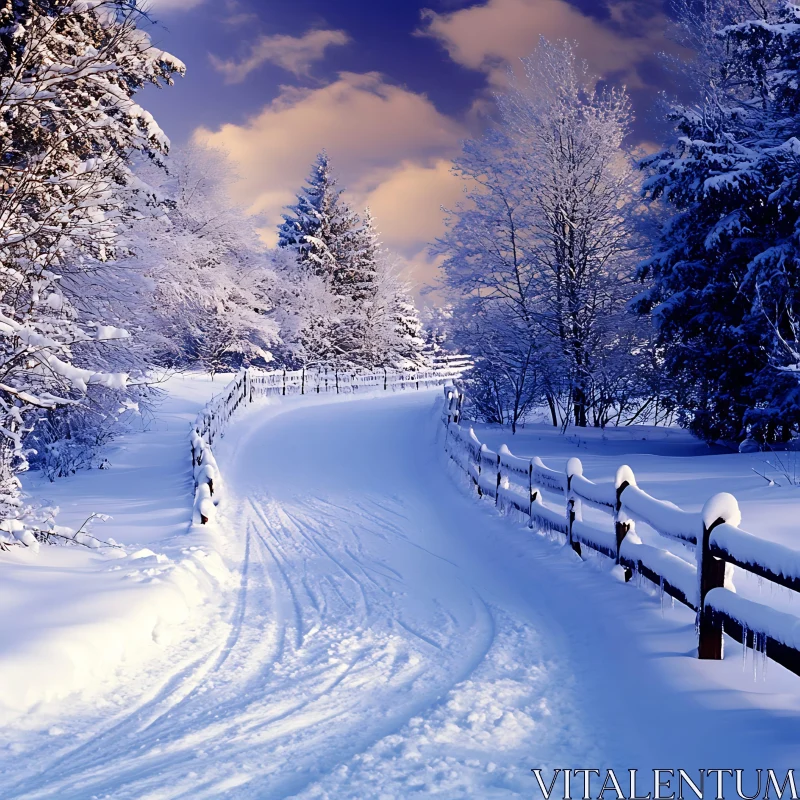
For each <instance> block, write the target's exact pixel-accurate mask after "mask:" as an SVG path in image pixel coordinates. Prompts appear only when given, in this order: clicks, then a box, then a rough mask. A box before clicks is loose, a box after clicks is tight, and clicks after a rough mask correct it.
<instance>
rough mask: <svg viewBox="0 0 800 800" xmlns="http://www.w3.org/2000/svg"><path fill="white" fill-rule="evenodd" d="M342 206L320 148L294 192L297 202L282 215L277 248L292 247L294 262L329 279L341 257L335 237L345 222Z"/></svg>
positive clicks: (337, 238)
mask: <svg viewBox="0 0 800 800" xmlns="http://www.w3.org/2000/svg"><path fill="white" fill-rule="evenodd" d="M342 205H343V203H342V201H341V191H340V190H339V189H337V186H336V178H335V177H334V175H333V172H332V170H331V164H330V159H329V158H328V154H327V153H326V152H325V151H324V150H323V151H322V152H321V153H320V154H319V155H318V156H317V158H316V160H315V162H314V164H313V166H312V167H311V174H310V175H309V178H308V181H307V184H306V186H305V187H304V188H303V189H302V190H301V191H300V193H299V194H298V195H297V203H295V204H294V205H292V206H289V207H288V208H287V211H288V213H287V214H284V215H283V223H282V224H281V225H280V226H279V228H278V247H281V248H284V249H288V250H293V251H294V252H295V253H296V255H297V262H298V264H300V265H301V266H302V267H303V268H304V269H306V270H307V271H308V272H309V273H311V274H314V275H319V276H321V277H327V278H330V279H331V280H332V279H333V276H334V275H335V273H336V272H337V269H338V264H339V261H340V259H341V253H340V252H339V250H340V247H339V245H340V242H339V241H338V240H339V239H340V238H341V235H342V228H343V225H344V224H346V223H345V221H344V219H343V214H342V211H343V209H342ZM344 210H345V212H346V211H347V210H348V209H344ZM344 216H345V217H346V216H347V214H346V213H345V215H344Z"/></svg>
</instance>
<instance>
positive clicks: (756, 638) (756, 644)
mask: <svg viewBox="0 0 800 800" xmlns="http://www.w3.org/2000/svg"><path fill="white" fill-rule="evenodd" d="M760 646H761V634H760V633H756V632H755V631H753V683H755V682H756V681H757V680H758V659H757V658H756V653H757V652H758V651H759V649H760Z"/></svg>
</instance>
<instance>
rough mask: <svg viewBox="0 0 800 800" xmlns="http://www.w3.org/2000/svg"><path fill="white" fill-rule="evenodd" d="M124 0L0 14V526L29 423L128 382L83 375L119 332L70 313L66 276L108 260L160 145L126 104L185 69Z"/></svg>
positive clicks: (20, 7) (19, 7)
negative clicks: (145, 164)
mask: <svg viewBox="0 0 800 800" xmlns="http://www.w3.org/2000/svg"><path fill="white" fill-rule="evenodd" d="M139 19H140V12H138V11H137V9H136V6H135V4H133V3H129V2H127V1H126V0H104V2H85V1H84V0H81V1H80V2H65V1H64V0H20V2H14V3H10V2H8V3H4V4H3V5H2V7H0V119H2V124H1V125H0V152H2V154H3V155H2V159H0V179H1V180H2V185H3V192H2V193H0V263H2V270H1V271H0V272H2V277H0V365H1V366H0V370H1V373H2V374H1V375H0V437H2V441H0V518H1V519H3V520H5V521H6V522H4V523H3V525H4V526H5V527H6V528H14V527H18V525H17V524H16V523H12V522H9V521H8V520H10V519H11V518H13V517H15V516H18V515H19V513H20V512H19V500H18V480H17V478H16V474H17V473H18V472H19V470H21V469H24V468H25V464H26V461H25V455H24V453H23V450H22V447H21V441H22V436H23V435H24V433H25V430H26V429H27V428H28V427H29V424H30V421H31V416H32V414H33V413H34V412H35V411H36V410H39V409H48V408H55V407H58V406H62V405H66V404H71V403H74V402H77V401H78V400H79V398H80V396H82V395H83V394H85V392H86V390H87V387H89V386H92V385H103V386H107V387H111V388H121V387H123V386H124V385H125V383H126V381H127V376H126V375H125V374H124V373H113V374H109V373H104V372H102V371H98V370H95V369H92V368H85V367H83V366H78V364H76V363H75V361H76V360H77V361H78V362H80V358H81V355H80V354H81V352H82V350H84V349H86V348H87V347H97V343H98V342H105V341H110V340H116V339H119V338H121V337H125V336H126V335H127V334H126V333H125V332H124V331H121V330H119V329H117V328H115V327H114V326H109V325H106V324H103V323H102V322H101V321H100V320H101V318H100V317H99V316H94V317H91V318H86V317H84V316H83V315H81V314H79V313H78V311H77V310H76V308H75V306H74V305H73V303H71V302H70V298H69V297H68V296H67V293H66V292H65V291H64V288H63V286H62V282H61V276H62V273H66V272H68V271H69V272H72V273H77V272H80V271H81V270H89V269H91V268H92V267H93V266H94V265H95V264H97V263H102V262H105V261H107V260H109V259H111V258H113V257H114V255H115V243H116V236H117V233H118V226H119V222H120V219H121V218H123V217H124V215H125V213H126V211H127V209H128V194H127V192H128V190H129V189H130V188H131V186H132V184H133V183H134V181H133V180H132V176H131V173H130V169H129V159H130V156H131V153H134V152H137V151H138V152H141V153H144V154H147V155H149V156H156V155H157V154H159V153H162V152H164V151H165V150H166V148H167V145H168V142H167V139H166V137H165V136H164V134H163V133H162V132H161V130H160V128H159V127H158V125H157V124H156V122H155V121H154V119H153V118H152V116H150V115H149V114H148V113H147V112H146V111H144V110H143V109H142V108H141V107H140V106H139V105H138V104H137V103H136V102H134V100H133V96H134V95H135V93H136V92H137V91H138V90H139V89H141V88H142V87H143V86H144V85H146V84H148V83H150V84H156V85H163V84H168V83H170V82H171V79H172V75H173V74H175V73H181V72H183V65H182V64H181V63H180V62H179V61H177V60H176V59H174V58H173V57H172V56H170V55H168V54H166V53H164V52H163V51H161V50H159V49H157V48H154V47H152V45H151V43H150V40H149V38H148V36H147V35H146V34H145V33H144V32H143V31H141V30H140V29H138V28H137V23H138V21H139Z"/></svg>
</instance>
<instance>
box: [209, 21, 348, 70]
mask: <svg viewBox="0 0 800 800" xmlns="http://www.w3.org/2000/svg"><path fill="white" fill-rule="evenodd" d="M349 41H350V37H349V36H348V35H347V34H346V33H345V32H344V31H329V30H321V29H320V30H312V31H308V33H305V34H303V35H302V36H287V35H285V34H276V35H274V36H260V37H259V38H258V39H257V40H256V41H255V42H254V43H253V44H252V45H251V46H250V52H249V54H248V55H247V56H246V57H245V58H244V59H242V60H241V61H234V60H229V61H223V60H222V59H220V58H218V57H217V56H214V55H212V56H211V63H212V64H213V65H214V67H215V68H216V69H217V70H219V71H220V72H221V73H222V74H223V75H225V79H226V81H227V82H228V83H241V82H242V81H243V80H244V79H245V78H246V77H247V76H248V75H249V74H250V73H251V72H253V70H255V69H258V67H260V66H262V65H263V64H267V63H269V64H276V65H277V66H279V67H282V68H283V69H285V70H287V72H292V73H294V74H295V75H297V76H307V75H308V74H309V71H310V69H311V65H312V64H313V63H314V62H315V61H320V60H321V59H323V58H324V57H325V51H326V50H327V49H328V48H329V47H333V46H336V45H339V46H341V45H345V44H347V43H348V42H349Z"/></svg>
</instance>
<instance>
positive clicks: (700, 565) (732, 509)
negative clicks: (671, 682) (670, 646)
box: [696, 492, 742, 661]
mask: <svg viewBox="0 0 800 800" xmlns="http://www.w3.org/2000/svg"><path fill="white" fill-rule="evenodd" d="M702 518H703V532H702V536H701V537H700V538H698V540H697V549H696V554H697V581H698V598H697V608H698V611H697V622H698V624H697V657H698V658H703V659H709V660H713V661H719V660H720V659H721V658H722V636H723V629H722V620H721V619H720V618H719V617H718V616H715V615H714V612H713V611H712V610H711V609H710V608H706V605H705V603H706V595H707V594H708V593H709V592H710V591H711V590H712V589H721V588H723V587H724V586H725V582H726V574H725V573H726V569H725V566H726V565H725V562H724V561H723V560H722V559H720V558H716V556H713V555H712V554H711V550H710V547H709V543H710V539H711V532H712V531H713V530H714V528H716V527H717V526H718V525H722V524H723V523H726V522H727V523H729V524H730V525H733V526H734V527H738V525H739V523H740V522H741V521H742V514H741V512H740V511H739V504H738V503H737V502H736V498H735V497H734V496H733V495H732V494H728V493H727V492H722V493H721V494H715V495H714V496H713V497H712V498H711V499H710V500H709V501H708V502H707V503H706V504H705V505H704V506H703V512H702Z"/></svg>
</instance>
